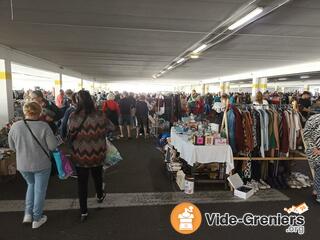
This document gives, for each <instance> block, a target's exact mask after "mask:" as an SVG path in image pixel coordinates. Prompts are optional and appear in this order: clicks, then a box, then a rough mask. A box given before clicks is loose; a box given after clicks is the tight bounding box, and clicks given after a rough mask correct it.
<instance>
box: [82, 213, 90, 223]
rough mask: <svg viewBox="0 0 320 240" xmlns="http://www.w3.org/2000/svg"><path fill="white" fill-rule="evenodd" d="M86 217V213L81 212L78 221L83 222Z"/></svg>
mask: <svg viewBox="0 0 320 240" xmlns="http://www.w3.org/2000/svg"><path fill="white" fill-rule="evenodd" d="M87 218H88V213H83V214H81V217H80V221H81V222H82V223H83V222H85V221H87Z"/></svg>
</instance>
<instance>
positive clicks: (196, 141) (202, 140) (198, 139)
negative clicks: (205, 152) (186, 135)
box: [193, 136, 205, 145]
mask: <svg viewBox="0 0 320 240" xmlns="http://www.w3.org/2000/svg"><path fill="white" fill-rule="evenodd" d="M193 144H194V145H204V144H205V137H204V136H201V137H198V136H193Z"/></svg>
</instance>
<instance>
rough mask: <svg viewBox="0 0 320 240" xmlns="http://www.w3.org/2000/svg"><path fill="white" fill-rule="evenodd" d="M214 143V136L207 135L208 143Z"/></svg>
mask: <svg viewBox="0 0 320 240" xmlns="http://www.w3.org/2000/svg"><path fill="white" fill-rule="evenodd" d="M213 144H214V137H213V136H206V145H213Z"/></svg>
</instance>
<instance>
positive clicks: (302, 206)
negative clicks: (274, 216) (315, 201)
mask: <svg viewBox="0 0 320 240" xmlns="http://www.w3.org/2000/svg"><path fill="white" fill-rule="evenodd" d="M283 210H284V211H285V212H287V213H289V214H290V213H296V214H303V213H305V212H307V211H308V210H309V207H308V205H307V204H306V203H301V204H300V205H298V206H295V205H292V206H291V207H290V208H284V209H283Z"/></svg>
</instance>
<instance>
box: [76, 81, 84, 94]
mask: <svg viewBox="0 0 320 240" xmlns="http://www.w3.org/2000/svg"><path fill="white" fill-rule="evenodd" d="M82 88H83V79H80V80H79V81H78V88H77V90H78V91H80V90H81V89H82Z"/></svg>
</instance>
